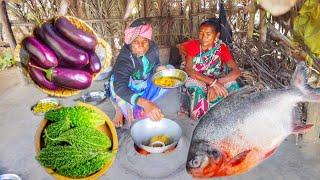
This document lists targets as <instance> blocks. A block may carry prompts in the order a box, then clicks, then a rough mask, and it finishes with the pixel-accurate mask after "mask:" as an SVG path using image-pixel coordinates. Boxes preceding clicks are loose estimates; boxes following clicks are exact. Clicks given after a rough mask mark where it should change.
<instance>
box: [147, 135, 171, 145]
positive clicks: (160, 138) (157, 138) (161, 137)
mask: <svg viewBox="0 0 320 180" xmlns="http://www.w3.org/2000/svg"><path fill="white" fill-rule="evenodd" d="M157 141H160V142H163V143H164V144H165V145H167V144H168V143H169V138H168V136H166V135H164V134H163V135H159V136H153V137H152V138H151V139H150V141H149V146H152V144H153V143H154V142H157Z"/></svg>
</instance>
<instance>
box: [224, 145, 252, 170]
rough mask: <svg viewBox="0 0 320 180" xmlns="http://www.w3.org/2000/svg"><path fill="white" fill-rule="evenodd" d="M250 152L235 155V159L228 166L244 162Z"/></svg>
mask: <svg viewBox="0 0 320 180" xmlns="http://www.w3.org/2000/svg"><path fill="white" fill-rule="evenodd" d="M249 152H251V149H249V150H245V151H243V152H241V153H239V154H237V155H236V156H235V157H233V158H232V159H231V160H230V161H229V162H228V164H229V165H231V166H237V165H239V164H240V163H241V162H242V161H244V160H245V159H246V157H247V155H248V154H249Z"/></svg>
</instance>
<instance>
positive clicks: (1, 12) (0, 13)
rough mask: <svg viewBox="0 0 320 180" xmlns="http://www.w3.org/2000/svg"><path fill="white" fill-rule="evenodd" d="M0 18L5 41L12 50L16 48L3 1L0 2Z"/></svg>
mask: <svg viewBox="0 0 320 180" xmlns="http://www.w3.org/2000/svg"><path fill="white" fill-rule="evenodd" d="M0 18H1V24H2V26H3V32H4V34H5V37H6V40H8V41H9V44H10V47H11V49H12V50H14V49H15V48H16V45H17V43H16V40H15V38H14V35H13V31H12V29H11V24H10V21H9V17H8V13H7V7H6V2H5V0H0Z"/></svg>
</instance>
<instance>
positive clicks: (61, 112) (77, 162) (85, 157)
mask: <svg viewBox="0 0 320 180" xmlns="http://www.w3.org/2000/svg"><path fill="white" fill-rule="evenodd" d="M35 149H36V154H37V155H36V159H37V160H38V162H39V163H40V164H41V165H42V166H43V167H44V168H45V170H46V171H47V172H48V173H49V174H50V175H52V176H54V177H55V178H56V179H89V180H90V179H97V178H99V177H100V176H102V175H103V174H104V173H106V171H107V170H108V169H109V168H110V167H111V165H112V163H113V161H114V159H115V156H116V153H117V150H118V138H117V133H116V130H115V127H114V125H113V123H112V121H111V120H110V119H109V117H108V116H107V115H106V114H105V113H104V112H103V111H101V110H100V109H98V108H97V107H95V106H92V105H89V104H86V103H78V104H77V105H76V106H71V107H61V108H59V109H54V110H50V111H48V112H46V114H45V115H44V120H43V121H42V122H41V123H40V126H39V128H38V129H37V132H36V136H35Z"/></svg>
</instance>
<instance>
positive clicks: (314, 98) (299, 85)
mask: <svg viewBox="0 0 320 180" xmlns="http://www.w3.org/2000/svg"><path fill="white" fill-rule="evenodd" d="M291 84H292V85H293V86H294V88H296V89H297V90H298V91H299V92H300V93H301V94H302V95H303V100H304V101H308V102H320V88H312V87H311V86H310V85H309V84H308V77H307V67H306V64H305V62H300V63H299V64H297V67H296V70H295V72H294V74H293V77H292V80H291Z"/></svg>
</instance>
